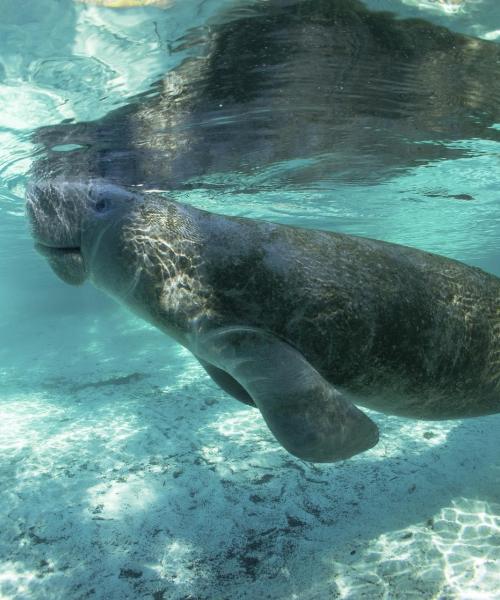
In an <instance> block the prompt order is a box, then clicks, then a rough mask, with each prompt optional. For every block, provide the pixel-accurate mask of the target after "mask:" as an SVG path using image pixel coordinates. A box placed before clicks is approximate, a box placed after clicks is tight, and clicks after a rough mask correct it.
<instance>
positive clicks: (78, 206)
mask: <svg viewBox="0 0 500 600" xmlns="http://www.w3.org/2000/svg"><path fill="white" fill-rule="evenodd" d="M70 189H71V188H70V187H69V186H66V185H64V183H59V184H56V183H45V182H42V183H40V182H35V183H31V184H30V185H29V186H28V188H27V190H26V212H27V215H28V218H29V221H30V223H31V229H32V235H33V238H34V240H35V248H36V250H37V251H38V252H39V253H40V254H42V255H43V256H45V258H46V259H47V261H48V262H49V264H50V266H51V268H52V269H53V271H54V272H55V273H56V275H57V276H58V277H60V278H61V279H62V280H63V281H64V282H66V283H69V284H71V285H80V284H82V283H83V282H84V281H85V280H86V279H87V276H88V272H87V269H86V266H85V262H84V259H83V256H82V253H81V247H80V245H81V221H82V211H83V202H82V201H83V199H82V198H80V197H79V194H78V195H75V194H74V193H70ZM73 189H74V188H73Z"/></svg>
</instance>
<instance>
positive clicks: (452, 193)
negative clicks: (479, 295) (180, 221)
mask: <svg viewBox="0 0 500 600" xmlns="http://www.w3.org/2000/svg"><path fill="white" fill-rule="evenodd" d="M300 4H301V8H300V10H301V11H302V12H301V13H300V11H299V15H301V18H302V21H301V23H302V24H301V25H300V26H292V25H290V29H289V30H287V31H286V34H287V35H286V36H284V34H280V35H281V37H280V35H277V37H276V39H277V40H278V41H277V42H276V40H275V41H274V45H272V44H271V43H269V45H267V43H265V42H266V39H268V40H271V41H272V40H273V39H274V38H273V37H272V36H274V35H275V34H274V32H275V31H279V28H280V27H282V26H284V25H283V24H284V23H285V24H286V19H287V18H289V14H290V10H291V9H290V8H289V6H290V5H292V6H293V3H292V2H283V3H272V2H271V3H251V2H249V3H241V2H232V1H230V0H211V1H210V0H205V1H203V2H201V1H200V2H198V1H195V0H190V1H189V2H175V1H172V2H170V3H168V5H164V6H162V7H149V8H134V9H121V10H119V9H106V8H101V7H95V6H90V5H89V6H87V5H85V4H82V3H73V2H70V1H58V2H53V1H50V2H49V1H47V2H44V1H43V0H36V1H35V0H26V1H25V2H23V3H14V2H12V1H11V0H7V1H4V0H0V15H1V18H0V142H1V143H0V234H1V240H2V245H1V246H0V281H1V284H0V286H1V287H0V340H1V342H2V343H1V344H0V386H1V387H0V411H1V415H0V417H1V418H0V489H1V490H2V499H1V501H0V523H1V527H0V597H1V598H9V599H10V598H16V599H18V598H19V599H21V598H22V599H24V598H36V599H38V598H40V599H42V598H43V599H45V598H61V599H63V598H64V599H66V598H72V599H73V598H92V597H93V598H103V599H109V598H112V599H114V598H117V599H118V598H119V599H122V598H131V599H134V598H155V599H156V600H158V599H161V598H165V599H174V600H181V599H188V598H190V599H194V598H196V599H198V598H199V599H222V598H231V599H233V598H238V599H239V598H249V599H250V598H265V597H267V598H273V599H276V598H280V599H283V600H284V599H289V598H297V599H300V600H302V599H307V600H309V599H321V600H322V599H323V598H356V599H357V598H389V599H393V598H442V599H444V598H446V599H448V598H498V597H499V595H500V576H499V573H500V558H499V556H500V554H499V553H500V550H499V548H500V494H499V490H500V485H499V484H500V455H499V452H498V431H499V428H500V420H499V418H498V417H497V416H492V417H488V418H481V419H474V420H470V421H453V422H451V421H450V422H439V423H436V422H417V421H412V420H406V419H399V418H395V417H387V416H383V415H380V414H377V413H373V414H371V416H372V417H373V418H374V420H376V421H377V423H378V424H379V426H380V429H381V430H382V432H383V436H382V439H381V441H380V443H379V444H378V445H377V446H376V448H374V449H373V450H371V451H369V452H367V453H365V454H362V455H360V456H358V457H356V458H354V459H351V460H349V461H346V462H344V463H338V464H335V465H331V466H311V465H308V464H306V463H303V462H301V461H299V460H296V459H294V458H293V457H291V456H289V455H288V454H286V452H285V451H284V450H282V449H281V448H280V447H279V446H278V445H277V444H276V443H275V441H274V440H273V438H272V436H271V435H270V433H269V432H268V430H267V429H266V427H265V425H264V424H263V422H262V421H261V419H260V417H259V416H258V415H257V414H256V411H253V410H251V409H249V408H247V407H245V406H243V405H239V404H238V403H236V402H235V401H233V400H231V399H230V398H228V397H227V396H225V395H224V393H223V392H221V391H220V390H218V389H217V388H216V387H215V386H214V385H213V384H212V383H211V381H210V380H208V378H207V377H206V375H205V374H204V372H203V370H202V369H201V367H199V366H198V365H197V363H195V362H194V361H193V359H192V358H191V357H190V355H189V353H187V352H186V351H185V350H183V349H181V348H180V347H179V346H177V345H175V344H174V343H173V342H172V341H170V340H168V339H167V338H165V337H164V336H163V335H161V334H160V333H159V332H158V331H155V330H154V329H152V328H151V327H149V326H148V325H146V324H144V323H143V322H142V321H140V320H139V319H137V318H135V317H133V316H131V315H130V314H129V313H127V312H126V311H125V309H123V308H122V307H120V306H117V305H116V304H115V303H113V302H112V301H111V300H110V299H108V298H107V297H105V296H104V295H102V293H100V292H98V291H97V290H94V289H93V288H91V287H89V286H84V287H82V288H72V287H69V286H67V285H65V284H63V283H62V282H60V281H59V280H58V279H57V278H56V277H55V276H54V275H53V273H52V272H51V271H50V269H49V267H48V266H47V265H46V264H45V261H44V260H43V259H42V257H40V256H38V255H37V254H36V253H35V251H34V250H33V248H32V241H31V238H30V234H29V230H28V227H27V224H26V220H25V216H24V206H23V202H24V188H25V185H26V183H27V180H28V177H29V173H30V170H32V171H33V172H36V173H38V174H40V173H41V174H43V175H44V176H50V175H51V174H54V173H58V174H63V175H65V174H75V173H76V174H77V175H82V174H85V173H91V174H96V173H98V174H99V175H104V176H106V177H108V178H110V179H115V180H118V181H120V182H122V181H124V182H126V183H131V184H134V185H144V186H146V187H149V188H155V189H161V190H163V191H168V192H169V194H170V195H171V196H172V197H174V198H176V199H178V200H181V201H185V202H187V203H192V204H194V205H196V206H200V207H203V208H207V209H209V210H213V211H215V212H224V213H227V214H237V215H243V216H249V217H254V218H265V219H270V220H275V221H277V222H281V223H287V224H296V225H302V226H306V227H314V228H324V229H331V230H336V231H342V232H347V233H353V234H358V235H365V236H369V237H375V238H379V239H385V240H389V241H394V242H399V243H403V244H407V245H411V246H416V247H419V248H422V249H425V250H430V251H433V252H437V253H440V254H443V255H446V256H450V257H453V258H457V259H459V260H462V261H464V262H466V263H468V264H472V265H476V266H479V267H482V268H483V269H485V270H488V271H490V272H492V273H495V274H497V275H499V276H500V209H499V201H498V198H499V196H498V172H499V156H500V144H499V140H500V101H499V100H498V99H499V98H500V94H497V92H500V89H498V88H499V87H500V86H499V83H498V81H500V78H499V77H498V69H499V68H500V58H499V57H500V49H498V50H497V48H498V44H497V42H498V40H499V39H500V33H499V32H500V5H499V4H498V3H497V2H496V1H494V0H489V1H488V0H469V1H467V0H464V1H463V2H451V1H449V2H445V1H443V2H439V1H437V0H434V1H433V0H426V1H423V0H422V1H417V0H404V1H403V0H371V1H370V2H365V5H366V7H367V8H368V9H370V10H372V11H380V10H390V11H393V12H394V13H395V14H396V15H397V21H396V22H397V23H403V24H402V25H401V29H397V31H396V30H394V29H392V30H391V35H385V37H384V32H385V33H386V34H387V31H386V30H385V29H384V27H386V26H387V22H386V21H384V20H382V24H381V25H380V29H377V31H378V32H379V33H378V34H377V35H378V36H379V37H377V38H376V40H378V41H376V43H375V42H373V39H374V38H373V35H374V34H373V31H374V30H373V29H372V30H371V31H372V34H371V35H372V37H366V35H367V33H366V30H365V29H363V28H361V29H356V30H355V33H352V31H353V30H352V27H353V21H352V20H349V19H347V18H344V20H343V21H342V20H340V21H339V24H337V25H336V26H335V29H334V33H335V35H331V31H330V29H331V25H328V26H327V25H325V19H324V18H319V17H317V18H315V19H313V20H312V21H311V22H308V20H307V19H308V18H309V17H308V16H307V15H308V14H310V12H309V13H308V11H310V10H311V9H310V5H308V3H305V2H304V3H300ZM320 4H323V6H325V5H326V3H319V2H318V5H320ZM330 4H331V6H334V5H337V6H341V5H345V6H349V3H345V2H343V3H341V2H337V3H336V2H333V0H332V2H331V3H330ZM308 6H309V8H308ZM266 7H267V9H269V10H271V9H274V11H275V12H274V13H273V14H270V13H269V14H268V13H265V9H266ZM318 10H319V9H318ZM356 10H358V8H356ZM359 10H361V9H359ZM271 12H272V10H271ZM263 14H264V16H263ZM322 14H323V16H324V13H322ZM363 14H364V13H363ZM287 15H288V16H287ZM409 17H418V18H420V19H424V20H425V23H426V24H425V25H424V26H422V27H423V29H422V27H420V26H419V27H420V28H417V29H418V30H415V26H414V25H412V24H411V23H410V24H408V22H405V21H402V19H405V18H409ZM363 22H364V21H363ZM391 22H392V21H391ZM308 23H309V24H308ZM405 23H406V24H405ZM384 24H385V25H384ZM439 26H445V27H447V28H448V29H449V30H450V31H451V32H453V35H456V36H458V34H467V35H469V36H473V37H472V38H471V39H469V41H468V42H467V44H466V47H467V50H466V51H465V50H464V52H466V54H465V55H464V57H465V58H464V59H463V60H461V61H458V62H457V61H454V59H453V56H454V50H453V51H452V49H451V48H453V49H455V50H456V47H457V46H460V43H461V42H460V40H463V38H460V37H453V35H452V37H451V38H446V39H445V40H444V42H440V43H443V44H444V46H443V48H442V49H436V47H435V46H433V44H437V42H436V39H441V36H442V35H444V34H442V33H440V34H438V32H441V31H442V30H437V29H435V28H436V27H439ZM242 27H244V28H245V29H242ZM398 27H399V26H398ZM329 28H330V29H329ZM242 31H243V33H241V32H242ZM332 31H333V30H332ZM408 32H410V33H408ZM396 33H397V34H398V35H397V36H396ZM259 36H263V37H259ZM266 36H268V38H266ZM332 39H333V42H332V41H331V40H332ZM283 44H286V52H282V53H281V54H280V52H279V50H280V48H282V45H283ZM370 44H372V45H370ZM373 44H374V45H373ZM446 44H448V46H446ZM381 47H383V48H384V49H385V50H384V51H382V50H380V48H381ZM346 48H347V49H348V50H346ZM350 48H352V49H353V51H352V52H350V51H349V49H350ZM374 48H375V49H377V48H378V50H377V52H378V54H377V53H376V52H375V50H374ZM410 50H411V51H410ZM497 53H498V54H497ZM320 56H322V57H326V58H325V60H323V61H321V60H319V59H318V57H320ZM331 56H333V57H335V59H331V58H330V57H331ZM254 57H257V58H255V60H254ZM230 59H231V60H230ZM285 66H286V68H285ZM207 73H208V74H207ZM248 73H251V74H253V76H254V79H251V78H250V79H249V78H248V77H247V75H248ZM329 73H333V74H334V77H333V76H331V75H328V74H329ZM165 74H166V75H165ZM162 77H164V78H165V81H166V84H165V88H164V91H163V93H162V94H160V96H159V95H158V86H157V85H155V82H156V81H158V80H159V79H160V78H162ZM328 77H333V83H332V81H329V80H328ZM151 86H153V87H152V88H151ZM252 94H253V96H252ZM158 98H166V99H167V100H168V102H166V103H165V105H163V104H161V105H160V104H159V100H158ZM169 102H170V104H169ZM159 106H161V109H160V108H159ZM331 106H333V107H334V108H335V110H333V109H331ZM120 107H122V108H120ZM123 107H125V108H123ZM117 110H118V111H119V112H113V111H117ZM141 111H142V112H141ZM110 114H111V117H109V116H108V117H106V115H110ZM137 114H143V115H146V120H147V115H150V114H153V117H154V119H153V121H152V122H153V125H152V126H151V125H150V126H148V127H142V126H141V124H140V120H137V118H136V115H137ZM131 115H132V116H131ZM98 119H104V120H100V121H96V120H98ZM63 121H65V122H66V125H64V126H62V127H61V126H58V124H60V123H62V122H63ZM82 123H87V124H84V125H81V124H82ZM96 123H98V125H96ZM47 126H51V128H50V129H47ZM40 127H44V128H45V129H44V130H43V131H42V132H40V131H39V128H40ZM170 131H172V132H173V134H172V135H170V136H169V137H168V143H166V142H165V141H164V140H165V136H166V135H167V134H169V132H170ZM99 132H100V133H99ZM33 136H35V138H36V140H35V138H34V137H33ZM155 136H156V137H158V138H159V139H161V140H163V141H162V142H161V143H160V145H158V144H156V142H154V143H153V142H151V138H152V137H153V138H154V139H156V137H155ZM34 141H38V142H41V145H40V144H39V145H36V144H35V143H34ZM332 142H333V143H332ZM162 144H163V145H162ZM165 144H166V146H167V149H168V152H169V155H168V157H167V156H166V153H165V147H164V146H165ZM139 147H140V149H139ZM50 148H52V151H50Z"/></svg>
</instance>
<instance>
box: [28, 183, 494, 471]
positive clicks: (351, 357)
mask: <svg viewBox="0 0 500 600" xmlns="http://www.w3.org/2000/svg"><path fill="white" fill-rule="evenodd" d="M27 209H28V214H29V217H30V219H31V222H32V227H33V235H34V238H35V241H36V244H37V248H38V249H39V251H40V252H42V253H43V254H44V255H45V256H47V258H48V260H49V262H50V264H51V266H52V267H53V268H54V270H55V271H56V273H57V274H58V275H59V276H60V277H61V278H62V279H64V280H65V281H67V282H68V283H73V284H79V283H82V282H83V281H85V280H86V279H90V280H91V281H92V282H93V283H94V284H95V285H96V286H97V287H100V288H102V289H104V290H105V291H107V292H108V293H110V294H111V295H112V296H114V297H115V298H117V299H118V300H120V301H121V302H123V303H125V304H126V305H127V306H129V307H130V308H131V309H132V310H134V311H135V312H136V313H138V314H139V315H141V316H142V317H144V318H145V319H147V320H148V321H149V322H151V323H152V324H154V325H155V326H156V327H158V328H159V329H161V330H162V331H164V332H165V333H167V334H168V335H170V336H172V337H174V338H175V339H176V340H177V341H178V342H180V343H181V344H183V345H184V346H185V347H186V348H188V349H189V350H190V351H191V352H193V354H194V355H195V356H196V357H197V358H198V360H199V361H200V362H201V364H202V365H203V367H204V368H205V369H206V371H207V372H208V374H209V375H210V376H211V377H212V378H213V379H214V381H215V382H216V383H218V384H219V386H220V387H222V388H223V389H224V390H225V391H227V392H228V393H229V394H231V395H232V396H234V397H235V398H237V399H238V400H241V401H243V402H246V403H247V404H253V405H255V406H257V407H258V408H259V409H260V411H261V413H262V415H263V417H264V419H265V421H266V423H267V424H268V426H269V428H270V429H271V431H272V432H273V434H274V435H275V437H276V438H277V439H278V441H279V442H280V443H281V444H282V445H283V446H284V447H285V448H286V449H287V450H289V451H290V452H291V453H293V454H295V455H296V456H298V457H300V458H303V459H305V460H310V461H318V462H329V461H335V460H339V459H344V458H347V457H349V456H352V455H354V454H356V453H358V452H362V451H364V450H366V449H368V448H370V447H372V446H373V445H374V444H376V442H377V440H378V430H377V427H376V425H375V424H374V423H373V422H372V421H371V419H369V418H368V417H367V416H366V415H365V414H364V413H363V412H362V411H361V410H359V409H358V408H357V406H356V405H360V406H366V407H370V408H373V409H375V410H379V411H382V412H385V413H391V414H397V415H404V416H407V417H415V418H422V419H447V418H461V417H471V416H476V415H485V414H490V413H495V412H499V411H500V279H498V278H497V277H494V276H493V275H490V274H488V273H486V272H483V271H481V270H480V269H477V268H473V267H470V266H467V265H465V264H462V263H460V262H457V261H454V260H450V259H447V258H444V257H441V256H437V255H434V254H429V253H426V252H422V251H420V250H416V249H412V248H407V247H404V246H400V245H395V244H390V243H386V242H381V241H376V240H372V239H365V238H361V237H354V236H348V235H341V234H338V233H332V232H325V231H315V230H308V229H301V228H297V227H288V226H283V225H277V224H274V223H269V222H265V221H258V220H252V219H243V218H235V217H228V216H223V215H217V214H212V213H209V212H205V211H201V210H197V209H195V208H193V207H191V206H187V205H183V204H179V203H175V202H172V201H169V200H167V199H165V198H163V197H161V196H157V195H153V194H147V195H140V194H137V193H134V192H130V191H128V190H126V189H123V188H119V187H116V186H113V185H110V184H108V183H105V182H102V181H95V182H90V183H86V184H83V183H77V182H62V181H60V182H58V181H53V182H52V183H39V184H34V185H32V187H31V188H30V190H29V192H28V199H27Z"/></svg>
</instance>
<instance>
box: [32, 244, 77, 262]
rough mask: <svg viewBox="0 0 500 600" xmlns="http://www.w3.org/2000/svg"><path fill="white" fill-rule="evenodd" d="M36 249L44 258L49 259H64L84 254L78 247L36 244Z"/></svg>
mask: <svg viewBox="0 0 500 600" xmlns="http://www.w3.org/2000/svg"><path fill="white" fill-rule="evenodd" d="M35 249H36V250H37V252H39V253H40V254H42V255H43V256H46V257H47V258H50V257H58V256H59V257H63V256H67V255H80V256H81V253H82V251H81V249H80V248H79V247H78V246H51V245H50V244H46V243H42V242H36V243H35Z"/></svg>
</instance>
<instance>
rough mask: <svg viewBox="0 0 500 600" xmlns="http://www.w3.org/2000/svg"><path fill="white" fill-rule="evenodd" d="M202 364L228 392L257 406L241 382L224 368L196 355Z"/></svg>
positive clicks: (241, 400)
mask: <svg viewBox="0 0 500 600" xmlns="http://www.w3.org/2000/svg"><path fill="white" fill-rule="evenodd" d="M196 358H197V359H198V362H199V363H200V365H201V366H202V367H203V368H204V369H205V371H206V372H207V373H208V375H210V377H211V378H212V379H213V380H214V382H215V383H216V384H217V385H218V386H219V387H220V388H221V389H223V390H224V391H225V392H226V394H229V395H230V396H232V397H233V398H236V400H239V401H240V402H244V403H245V404H249V405H250V406H254V407H255V402H254V401H253V400H252V398H251V397H250V394H249V393H248V392H247V391H246V390H245V388H244V387H243V386H242V385H241V384H239V383H238V382H237V381H236V379H235V378H234V377H231V375H229V373H226V371H223V370H222V369H218V368H217V367H214V365H211V364H210V363H208V362H207V361H205V360H202V359H201V358H199V357H198V356H197V357H196Z"/></svg>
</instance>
